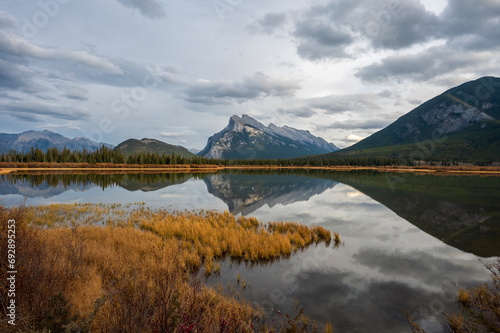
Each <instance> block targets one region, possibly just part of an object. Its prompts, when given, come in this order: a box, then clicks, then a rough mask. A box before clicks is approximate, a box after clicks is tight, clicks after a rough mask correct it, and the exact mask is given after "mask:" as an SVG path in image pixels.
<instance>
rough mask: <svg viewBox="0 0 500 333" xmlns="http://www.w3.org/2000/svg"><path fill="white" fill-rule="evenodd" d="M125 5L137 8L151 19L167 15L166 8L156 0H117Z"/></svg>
mask: <svg viewBox="0 0 500 333" xmlns="http://www.w3.org/2000/svg"><path fill="white" fill-rule="evenodd" d="M117 1H118V2H119V3H121V4H122V5H124V6H127V7H129V8H134V9H137V10H138V11H139V12H140V13H141V14H142V15H144V16H146V17H149V18H151V19H156V18H162V17H165V9H164V8H163V5H162V3H161V2H159V1H156V0H117Z"/></svg>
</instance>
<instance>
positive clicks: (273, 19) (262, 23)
mask: <svg viewBox="0 0 500 333" xmlns="http://www.w3.org/2000/svg"><path fill="white" fill-rule="evenodd" d="M286 20H287V17H286V14H285V13H269V14H266V15H264V17H263V18H261V19H260V20H258V21H257V24H254V25H250V26H248V27H247V28H248V30H249V31H250V32H261V33H265V34H268V35H272V34H273V33H274V32H275V31H276V30H277V29H279V28H281V27H283V25H284V24H285V23H286Z"/></svg>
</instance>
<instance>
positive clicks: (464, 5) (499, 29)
mask: <svg viewBox="0 0 500 333" xmlns="http://www.w3.org/2000/svg"><path fill="white" fill-rule="evenodd" d="M498 17H500V3H499V2H498V1H496V0H482V1H467V0H450V1H449V2H448V5H447V6H446V8H445V9H444V11H443V13H442V15H441V21H442V24H443V27H442V29H443V32H444V34H446V36H448V37H449V38H450V40H449V42H450V43H452V44H453V45H454V46H455V47H459V48H461V49H465V50H470V49H479V50H490V49H491V48H496V47H499V46H500V20H498Z"/></svg>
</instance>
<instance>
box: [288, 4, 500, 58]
mask: <svg viewBox="0 0 500 333" xmlns="http://www.w3.org/2000/svg"><path fill="white" fill-rule="evenodd" d="M499 16H500V3H499V2H498V1H495V0H482V1H469V0H449V1H448V4H447V6H446V8H445V9H444V11H443V12H442V13H441V14H440V15H439V16H438V15H436V14H435V13H433V12H431V11H428V10H426V8H425V6H424V5H423V4H422V3H421V1H420V0H412V1H391V0H384V1H377V2H374V1H370V0H353V1H341V0H331V1H330V2H329V3H327V4H325V5H320V6H314V7H312V8H311V9H310V10H309V11H308V12H306V13H305V14H304V15H303V16H302V17H300V18H299V19H298V20H297V21H296V23H295V25H296V30H295V32H294V33H293V35H294V36H295V37H296V38H297V39H298V41H297V52H298V54H299V55H300V56H301V57H303V58H305V59H309V60H318V59H334V58H342V57H355V56H356V54H355V53H354V52H356V51H355V50H354V49H349V47H350V46H351V45H353V44H355V43H356V42H357V41H368V42H369V44H370V46H371V47H372V48H373V49H376V50H402V49H406V48H409V47H411V46H413V45H418V44H422V43H424V42H429V41H435V40H444V41H445V42H446V43H447V44H448V45H449V47H450V50H452V49H454V50H455V52H456V50H457V49H459V50H466V51H468V52H471V51H473V50H491V49H492V48H498V47H500V21H499V20H498V17H499ZM452 46H453V48H452Z"/></svg>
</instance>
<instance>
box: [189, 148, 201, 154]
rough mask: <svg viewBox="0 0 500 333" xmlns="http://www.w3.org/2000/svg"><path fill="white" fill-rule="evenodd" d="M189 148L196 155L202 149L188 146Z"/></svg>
mask: <svg viewBox="0 0 500 333" xmlns="http://www.w3.org/2000/svg"><path fill="white" fill-rule="evenodd" d="M188 150H189V152H191V153H193V154H195V155H197V154H198V153H199V152H200V151H201V149H196V148H188Z"/></svg>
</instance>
